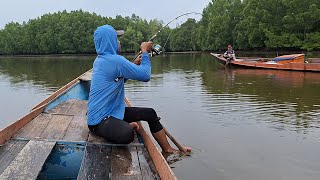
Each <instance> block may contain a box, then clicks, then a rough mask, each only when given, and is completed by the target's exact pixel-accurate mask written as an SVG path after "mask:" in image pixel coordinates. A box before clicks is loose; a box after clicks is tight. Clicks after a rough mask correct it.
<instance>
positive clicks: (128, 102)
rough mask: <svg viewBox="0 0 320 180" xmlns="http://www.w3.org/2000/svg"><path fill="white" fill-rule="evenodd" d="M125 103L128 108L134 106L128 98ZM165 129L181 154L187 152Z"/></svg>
mask: <svg viewBox="0 0 320 180" xmlns="http://www.w3.org/2000/svg"><path fill="white" fill-rule="evenodd" d="M125 102H126V104H127V106H128V107H132V105H131V103H130V101H129V99H128V98H127V97H125ZM140 125H141V124H140ZM163 129H164V132H165V134H166V135H167V136H168V138H169V139H170V140H171V141H172V142H173V143H174V144H175V145H176V146H177V147H178V148H179V150H180V151H181V152H187V151H186V150H185V148H183V146H181V144H180V143H179V142H178V141H177V140H176V139H175V138H174V137H173V136H172V135H171V134H170V133H169V132H168V131H167V129H166V128H165V127H163Z"/></svg>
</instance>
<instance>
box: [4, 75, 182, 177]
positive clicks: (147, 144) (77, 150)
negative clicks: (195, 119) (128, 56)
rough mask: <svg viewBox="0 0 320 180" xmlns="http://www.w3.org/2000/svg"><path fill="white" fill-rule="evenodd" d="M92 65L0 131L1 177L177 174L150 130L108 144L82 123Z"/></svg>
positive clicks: (153, 175) (85, 109)
mask: <svg viewBox="0 0 320 180" xmlns="http://www.w3.org/2000/svg"><path fill="white" fill-rule="evenodd" d="M91 75H92V72H91V70H90V71H88V72H86V73H84V74H82V75H81V76H79V77H77V78H76V79H74V80H73V81H71V82H69V83H68V84H66V85H65V86H63V87H62V88H60V89H59V90H57V91H56V92H55V93H53V94H52V95H51V96H49V97H48V98H47V99H45V100H44V101H42V102H41V103H39V104H38V105H36V106H35V107H34V108H33V109H32V110H31V111H30V113H29V114H27V115H25V116H24V117H22V118H21V119H19V120H18V121H16V122H15V123H13V124H11V125H9V126H8V127H6V128H4V129H2V130H1V131H0V179H177V177H176V176H175V175H174V173H173V171H172V170H171V168H170V167H169V165H168V164H167V162H166V160H165V158H164V157H163V156H162V154H161V153H160V151H159V150H158V148H157V147H156V145H155V144H154V143H153V141H152V139H151V138H150V135H149V133H148V132H146V131H145V130H144V128H143V127H141V129H142V133H141V134H139V135H138V136H137V137H136V138H135V140H134V142H133V143H131V144H129V145H121V144H111V143H108V142H106V141H105V140H104V139H103V138H99V137H97V136H95V135H93V134H91V133H90V132H89V129H88V127H87V125H86V112H87V100H88V96H89V91H90V82H91Z"/></svg>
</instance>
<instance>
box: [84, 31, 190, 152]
mask: <svg viewBox="0 0 320 180" xmlns="http://www.w3.org/2000/svg"><path fill="white" fill-rule="evenodd" d="M94 43H95V48H96V52H97V54H98V56H97V57H96V59H95V61H94V63H93V72H92V80H91V87H90V94H89V102H88V122H87V123H88V127H89V129H90V131H91V132H92V133H94V134H96V135H98V136H101V137H104V138H105V139H106V140H107V141H109V142H113V143H117V144H128V143H131V142H132V141H133V139H134V129H136V130H139V125H138V124H137V123H136V121H140V120H143V121H147V122H148V124H149V127H150V131H151V133H152V135H153V137H154V138H155V139H156V141H157V142H158V143H159V145H160V147H161V148H162V150H163V151H164V152H169V153H178V152H179V151H178V150H176V149H174V148H173V147H171V145H170V144H169V142H168V140H167V137H166V134H165V132H164V129H163V127H162V125H161V123H160V122H159V120H160V118H159V117H158V116H157V113H156V112H155V110H154V109H152V108H139V107H126V106H125V95H124V83H125V82H126V80H128V79H133V80H138V81H145V82H146V81H149V80H150V77H151V62H150V59H149V54H148V52H150V50H151V47H152V42H143V43H142V44H141V47H140V48H141V51H142V56H141V59H136V60H135V61H134V62H133V63H132V62H130V61H128V60H127V59H125V58H124V57H123V56H120V55H118V54H117V53H118V52H119V51H120V43H119V41H118V39H117V32H116V31H115V30H114V28H113V27H112V26H110V25H104V26H100V27H98V28H97V29H96V31H95V33H94ZM185 150H186V151H191V148H188V147H185Z"/></svg>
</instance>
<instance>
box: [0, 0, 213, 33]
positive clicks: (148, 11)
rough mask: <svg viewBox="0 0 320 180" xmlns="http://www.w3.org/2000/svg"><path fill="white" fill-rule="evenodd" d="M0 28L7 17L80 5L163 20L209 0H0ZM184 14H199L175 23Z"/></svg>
mask: <svg viewBox="0 0 320 180" xmlns="http://www.w3.org/2000/svg"><path fill="white" fill-rule="evenodd" d="M0 2H1V3H0V4H1V6H0V29H3V28H4V26H5V25H6V24H7V23H8V22H11V21H14V22H19V23H22V22H23V21H26V22H27V21H28V20H29V19H34V18H36V17H39V16H41V15H43V14H46V13H49V12H57V11H62V10H67V11H68V12H70V11H71V10H78V9H82V10H84V11H88V12H91V13H92V12H95V13H97V14H100V15H102V16H107V17H112V18H114V17H115V16H116V15H121V16H123V17H124V16H131V14H133V13H134V14H136V15H138V16H140V17H141V18H142V19H147V20H150V19H158V20H163V21H164V23H167V22H169V21H170V20H172V19H174V18H175V17H177V16H179V15H181V14H184V13H187V12H198V13H202V10H203V9H204V8H205V7H206V6H207V5H208V4H209V2H210V0H158V1H152V0H135V1H134V0H125V1H121V0H113V1H108V0H0ZM186 18H194V19H196V20H199V19H200V18H201V16H200V15H189V16H187V17H185V18H181V19H179V20H178V21H177V22H174V23H172V25H171V26H174V25H175V24H178V23H179V24H181V23H183V22H184V21H185V20H186Z"/></svg>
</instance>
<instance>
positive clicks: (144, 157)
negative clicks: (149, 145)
mask: <svg viewBox="0 0 320 180" xmlns="http://www.w3.org/2000/svg"><path fill="white" fill-rule="evenodd" d="M137 153H138V158H139V163H140V169H141V175H142V179H143V180H155V179H160V177H159V175H158V173H157V172H156V167H155V166H154V164H153V162H152V160H151V157H150V155H149V154H148V152H147V151H146V149H145V147H137Z"/></svg>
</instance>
